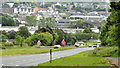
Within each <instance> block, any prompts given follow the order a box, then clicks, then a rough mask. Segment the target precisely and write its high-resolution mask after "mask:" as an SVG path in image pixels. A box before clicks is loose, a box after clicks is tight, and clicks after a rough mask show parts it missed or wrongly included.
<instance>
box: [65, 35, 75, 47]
mask: <svg viewBox="0 0 120 68" xmlns="http://www.w3.org/2000/svg"><path fill="white" fill-rule="evenodd" d="M64 37H65V41H66V44H71V45H74V44H75V42H76V41H77V40H76V37H75V35H74V34H72V33H65V35H64Z"/></svg>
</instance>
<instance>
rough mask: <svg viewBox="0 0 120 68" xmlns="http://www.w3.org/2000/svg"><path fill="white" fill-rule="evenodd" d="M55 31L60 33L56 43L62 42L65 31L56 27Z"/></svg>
mask: <svg viewBox="0 0 120 68" xmlns="http://www.w3.org/2000/svg"><path fill="white" fill-rule="evenodd" d="M53 31H54V32H55V33H57V34H58V41H57V42H56V43H57V44H61V41H62V40H63V38H64V31H63V30H62V29H54V30H53Z"/></svg>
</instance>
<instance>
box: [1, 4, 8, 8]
mask: <svg viewBox="0 0 120 68" xmlns="http://www.w3.org/2000/svg"><path fill="white" fill-rule="evenodd" d="M2 8H10V6H9V5H8V4H4V5H2Z"/></svg>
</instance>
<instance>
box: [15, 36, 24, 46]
mask: <svg viewBox="0 0 120 68" xmlns="http://www.w3.org/2000/svg"><path fill="white" fill-rule="evenodd" d="M15 39H16V42H17V43H18V45H20V47H22V46H23V42H24V37H21V36H20V35H17V36H16V37H15Z"/></svg>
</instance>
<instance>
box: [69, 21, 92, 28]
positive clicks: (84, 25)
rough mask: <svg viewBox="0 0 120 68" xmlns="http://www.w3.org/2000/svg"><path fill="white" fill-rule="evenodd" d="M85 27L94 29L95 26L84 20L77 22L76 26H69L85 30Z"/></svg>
mask: <svg viewBox="0 0 120 68" xmlns="http://www.w3.org/2000/svg"><path fill="white" fill-rule="evenodd" d="M85 27H88V28H94V25H93V24H90V23H87V22H85V21H83V20H78V21H77V22H76V24H70V25H69V26H68V28H85Z"/></svg>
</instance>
